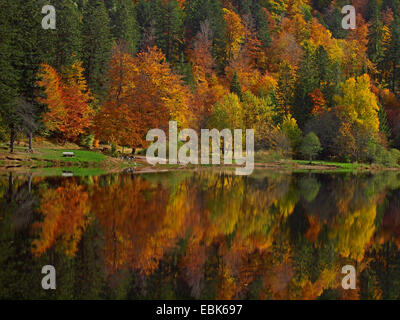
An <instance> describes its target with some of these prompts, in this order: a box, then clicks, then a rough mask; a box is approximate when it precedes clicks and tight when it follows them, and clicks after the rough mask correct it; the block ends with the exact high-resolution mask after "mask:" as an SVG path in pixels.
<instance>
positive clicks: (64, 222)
mask: <svg viewBox="0 0 400 320" xmlns="http://www.w3.org/2000/svg"><path fill="white" fill-rule="evenodd" d="M88 198H89V197H88V193H87V191H85V190H84V188H83V186H80V185H78V184H77V183H76V182H73V181H65V182H63V183H62V184H61V185H60V187H58V188H57V189H49V190H46V191H44V192H43V194H42V197H41V205H40V208H39V212H40V213H41V214H42V215H43V217H44V220H43V221H42V222H37V223H35V224H34V225H33V229H34V230H40V233H39V239H36V240H34V241H33V248H32V251H33V253H34V254H35V255H37V256H40V255H41V254H43V253H44V252H45V251H46V250H47V249H49V248H51V247H52V246H54V245H55V244H56V242H57V246H58V247H60V248H61V249H62V250H63V252H65V253H66V254H67V255H71V256H73V255H74V254H75V253H76V251H77V245H78V243H79V241H80V240H81V237H82V233H83V232H84V230H85V229H86V227H87V225H88V223H89V212H90V205H89V202H88Z"/></svg>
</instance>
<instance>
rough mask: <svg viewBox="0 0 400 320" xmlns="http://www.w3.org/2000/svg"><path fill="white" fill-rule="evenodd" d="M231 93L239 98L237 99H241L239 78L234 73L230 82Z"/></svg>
mask: <svg viewBox="0 0 400 320" xmlns="http://www.w3.org/2000/svg"><path fill="white" fill-rule="evenodd" d="M231 92H232V93H235V94H236V95H237V96H238V97H239V99H242V86H241V85H240V82H239V77H238V74H237V72H236V71H235V73H234V74H233V78H232V81H231Z"/></svg>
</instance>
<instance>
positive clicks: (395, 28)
mask: <svg viewBox="0 0 400 320" xmlns="http://www.w3.org/2000/svg"><path fill="white" fill-rule="evenodd" d="M391 34H392V38H391V42H390V45H389V48H388V49H387V54H386V59H385V60H386V65H387V67H388V68H389V70H390V71H391V79H390V82H389V83H390V87H391V90H392V91H393V92H395V93H396V92H397V82H398V79H397V78H398V76H399V75H398V72H399V63H400V13H398V14H396V15H395V19H394V21H393V23H392V25H391Z"/></svg>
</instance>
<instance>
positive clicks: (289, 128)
mask: <svg viewBox="0 0 400 320" xmlns="http://www.w3.org/2000/svg"><path fill="white" fill-rule="evenodd" d="M278 129H279V130H280V131H281V132H282V133H283V134H285V135H286V136H287V137H288V138H289V140H290V145H291V147H292V152H293V153H297V151H298V148H299V144H300V140H301V130H300V128H299V126H298V125H297V121H296V119H295V118H293V117H292V115H291V114H290V113H289V114H288V115H286V116H284V117H283V121H282V123H281V124H280V125H279V126H278Z"/></svg>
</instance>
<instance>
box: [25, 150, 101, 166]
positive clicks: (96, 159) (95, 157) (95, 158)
mask: <svg viewBox="0 0 400 320" xmlns="http://www.w3.org/2000/svg"><path fill="white" fill-rule="evenodd" d="M36 151H37V152H36V153H35V154H34V155H33V157H34V158H37V159H40V160H56V161H62V162H74V163H78V162H91V163H101V162H102V161H104V160H106V159H107V157H106V156H105V155H104V154H102V153H97V152H93V151H87V150H64V149H62V150H60V149H40V148H39V149H37V150H36ZM63 152H73V153H74V154H75V157H73V158H64V157H63V156H62V154H63Z"/></svg>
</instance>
